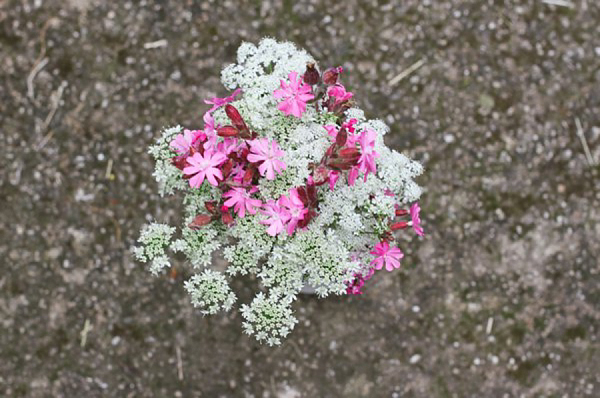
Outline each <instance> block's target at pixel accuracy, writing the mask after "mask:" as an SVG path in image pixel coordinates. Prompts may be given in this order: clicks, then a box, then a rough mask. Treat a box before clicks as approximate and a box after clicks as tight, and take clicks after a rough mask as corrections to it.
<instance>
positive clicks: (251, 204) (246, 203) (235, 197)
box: [223, 187, 262, 218]
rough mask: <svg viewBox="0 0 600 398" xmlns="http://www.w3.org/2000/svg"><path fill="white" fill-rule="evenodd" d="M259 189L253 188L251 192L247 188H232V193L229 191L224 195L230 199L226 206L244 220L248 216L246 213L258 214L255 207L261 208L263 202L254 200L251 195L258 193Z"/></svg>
mask: <svg viewBox="0 0 600 398" xmlns="http://www.w3.org/2000/svg"><path fill="white" fill-rule="evenodd" d="M257 191H258V188H256V187H252V188H251V189H250V190H249V191H247V190H246V189H245V188H236V187H233V188H231V190H230V191H227V192H225V193H224V194H223V197H224V198H229V199H228V200H226V201H225V203H224V205H225V206H227V207H233V210H234V211H235V212H236V214H237V215H238V216H239V217H241V218H244V216H245V215H246V211H248V213H250V214H256V209H255V207H261V206H262V202H261V201H260V199H252V198H251V197H250V195H252V194H253V193H255V192H257Z"/></svg>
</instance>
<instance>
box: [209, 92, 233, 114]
mask: <svg viewBox="0 0 600 398" xmlns="http://www.w3.org/2000/svg"><path fill="white" fill-rule="evenodd" d="M241 92H242V90H241V89H239V88H238V89H237V90H235V91H234V92H233V93H231V95H230V96H229V97H225V98H219V97H214V98H211V99H207V100H204V103H205V104H212V108H210V110H209V112H212V111H214V110H215V109H218V108H220V107H222V106H223V105H226V104H228V103H230V102H233V101H235V97H236V96H237V95H238V94H239V93H241Z"/></svg>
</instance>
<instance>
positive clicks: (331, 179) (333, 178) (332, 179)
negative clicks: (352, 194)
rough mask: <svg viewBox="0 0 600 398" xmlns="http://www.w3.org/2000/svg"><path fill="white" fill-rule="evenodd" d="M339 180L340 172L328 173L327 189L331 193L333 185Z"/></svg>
mask: <svg viewBox="0 0 600 398" xmlns="http://www.w3.org/2000/svg"><path fill="white" fill-rule="evenodd" d="M339 178H340V172H339V171H335V170H332V171H330V172H329V189H330V190H332V191H333V188H335V183H336V182H337V180H338V179H339Z"/></svg>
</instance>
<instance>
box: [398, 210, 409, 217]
mask: <svg viewBox="0 0 600 398" xmlns="http://www.w3.org/2000/svg"><path fill="white" fill-rule="evenodd" d="M407 214H408V210H404V209H397V210H396V216H398V217H400V216H405V215H407Z"/></svg>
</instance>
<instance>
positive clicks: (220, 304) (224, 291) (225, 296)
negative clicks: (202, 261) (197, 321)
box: [184, 269, 235, 315]
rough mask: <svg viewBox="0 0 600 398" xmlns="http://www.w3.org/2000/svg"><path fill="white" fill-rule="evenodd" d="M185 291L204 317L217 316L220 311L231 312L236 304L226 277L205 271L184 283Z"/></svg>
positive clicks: (209, 270)
mask: <svg viewBox="0 0 600 398" xmlns="http://www.w3.org/2000/svg"><path fill="white" fill-rule="evenodd" d="M184 286H185V290H186V291H187V292H188V293H189V294H190V296H192V304H193V305H194V307H199V308H200V309H201V312H202V313H203V314H204V315H208V314H216V313H217V312H218V311H219V310H225V311H229V310H230V309H231V307H232V306H233V303H235V294H234V293H233V292H232V291H231V288H230V287H229V284H228V283H227V279H226V278H225V275H223V274H222V273H220V272H217V271H213V270H211V269H205V270H204V271H203V272H202V273H201V274H196V275H194V276H192V277H191V279H190V280H189V281H186V282H185V283H184Z"/></svg>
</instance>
